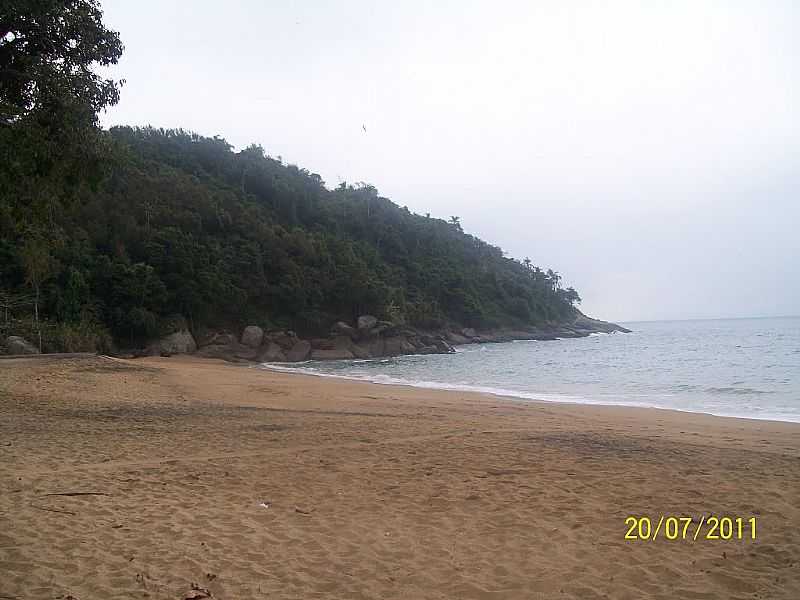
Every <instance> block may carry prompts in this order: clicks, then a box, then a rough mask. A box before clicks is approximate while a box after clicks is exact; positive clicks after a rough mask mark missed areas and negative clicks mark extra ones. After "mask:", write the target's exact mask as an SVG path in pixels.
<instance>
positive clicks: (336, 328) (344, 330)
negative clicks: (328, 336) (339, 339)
mask: <svg viewBox="0 0 800 600" xmlns="http://www.w3.org/2000/svg"><path fill="white" fill-rule="evenodd" d="M331 333H332V334H334V335H346V336H348V337H349V338H351V339H356V338H357V337H358V331H356V329H355V328H354V327H351V326H350V325H348V324H347V323H345V322H344V321H338V322H336V323H334V324H333V327H331Z"/></svg>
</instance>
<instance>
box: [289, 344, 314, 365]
mask: <svg viewBox="0 0 800 600" xmlns="http://www.w3.org/2000/svg"><path fill="white" fill-rule="evenodd" d="M310 354H311V342H308V341H306V340H297V341H296V342H295V344H294V346H292V349H291V350H289V352H288V353H287V354H286V360H288V361H289V362H300V361H301V360H306V359H307V358H308V356H309V355H310Z"/></svg>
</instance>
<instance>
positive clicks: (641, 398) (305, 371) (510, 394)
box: [255, 357, 800, 422]
mask: <svg viewBox="0 0 800 600" xmlns="http://www.w3.org/2000/svg"><path fill="white" fill-rule="evenodd" d="M397 358H402V357H395V358H392V359H387V358H382V359H360V360H358V361H348V362H350V364H353V363H356V362H360V363H365V362H381V363H386V362H389V361H390V360H395V359H397ZM312 362H313V361H304V362H302V363H293V366H287V365H285V364H278V363H261V364H259V365H255V368H261V369H265V370H269V371H276V372H280V373H298V374H302V375H311V376H314V377H325V378H330V379H342V380H347V381H361V382H366V383H374V384H378V385H396V386H404V387H413V388H421V389H431V390H445V391H453V392H468V393H479V394H488V395H491V396H498V397H504V398H511V399H515V400H520V401H525V402H550V403H562V404H586V405H592V406H627V407H632V408H654V409H659V410H675V411H678V412H687V413H696V414H709V415H716V416H721V417H736V418H745V419H756V420H769V421H788V422H800V416H797V415H796V414H793V413H792V414H785V413H782V412H774V410H763V409H760V408H759V409H754V407H751V410H750V411H747V412H739V411H731V410H724V409H723V410H719V409H713V408H709V407H705V406H701V407H693V408H683V407H679V406H664V405H662V404H659V403H658V401H657V398H655V397H654V396H652V395H651V394H635V395H627V396H616V395H608V394H594V395H593V397H590V396H584V395H575V394H565V393H553V392H539V391H536V392H531V391H525V390H515V389H509V388H501V387H492V386H481V385H472V384H466V383H446V382H441V381H428V380H411V379H404V378H402V377H394V376H391V375H385V374H368V373H365V372H352V371H351V372H347V373H344V372H337V373H328V372H324V371H321V370H319V369H318V368H315V367H313V366H308V365H309V364H310V363H312ZM686 387H693V386H686ZM711 389H716V390H723V391H722V392H718V393H731V392H730V391H728V390H738V391H737V392H735V393H742V394H744V393H759V391H758V390H756V391H755V392H753V391H752V390H749V391H744V392H743V391H741V390H748V388H709V390H711ZM760 393H771V392H763V391H761V392H760ZM634 397H635V398H637V399H636V400H634V399H633V398H634Z"/></svg>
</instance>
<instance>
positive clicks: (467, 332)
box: [461, 327, 478, 338]
mask: <svg viewBox="0 0 800 600" xmlns="http://www.w3.org/2000/svg"><path fill="white" fill-rule="evenodd" d="M461 335H463V336H464V337H466V338H474V337H478V332H477V331H475V330H474V329H473V328H472V327H464V329H462V330H461Z"/></svg>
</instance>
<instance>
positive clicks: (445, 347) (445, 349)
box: [434, 339, 456, 354]
mask: <svg viewBox="0 0 800 600" xmlns="http://www.w3.org/2000/svg"><path fill="white" fill-rule="evenodd" d="M434 346H435V347H436V349H437V350H438V351H439V352H441V353H442V354H452V353H453V352H455V351H456V349H455V348H453V347H452V346H451V345H450V344H448V343H447V342H446V341H444V340H441V339H440V340H436V342H435V343H434Z"/></svg>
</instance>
